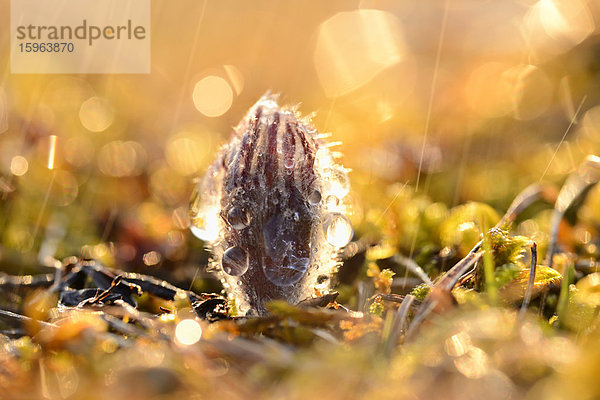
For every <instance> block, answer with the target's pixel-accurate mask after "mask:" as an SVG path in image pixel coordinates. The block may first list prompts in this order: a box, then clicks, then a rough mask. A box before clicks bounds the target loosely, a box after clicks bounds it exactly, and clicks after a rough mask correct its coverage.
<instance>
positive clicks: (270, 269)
mask: <svg viewBox="0 0 600 400" xmlns="http://www.w3.org/2000/svg"><path fill="white" fill-rule="evenodd" d="M309 264H310V259H309V258H308V257H296V256H294V255H293V254H291V253H290V254H288V255H287V256H286V257H283V261H282V262H281V263H265V264H263V271H264V273H265V276H266V277H267V279H268V280H269V281H271V283H273V284H274V285H277V286H290V285H293V284H294V283H296V282H298V281H299V280H300V279H301V278H302V277H303V276H304V274H305V273H306V270H307V269H308V265H309Z"/></svg>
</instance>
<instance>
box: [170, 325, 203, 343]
mask: <svg viewBox="0 0 600 400" xmlns="http://www.w3.org/2000/svg"><path fill="white" fill-rule="evenodd" d="M201 337H202V327H201V326H200V324H199V323H198V322H197V321H196V320H194V319H184V320H183V321H181V322H180V323H178V324H177V327H176V328H175V341H176V343H178V344H181V345H183V346H190V345H192V344H195V343H197V342H198V341H199V340H200V338H201Z"/></svg>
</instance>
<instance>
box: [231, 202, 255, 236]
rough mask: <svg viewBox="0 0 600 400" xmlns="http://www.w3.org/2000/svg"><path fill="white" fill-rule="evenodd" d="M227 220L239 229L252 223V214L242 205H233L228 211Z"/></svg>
mask: <svg viewBox="0 0 600 400" xmlns="http://www.w3.org/2000/svg"><path fill="white" fill-rule="evenodd" d="M227 221H228V222H229V223H230V224H231V226H233V227H234V228H235V229H237V230H238V231H239V230H241V229H244V228H245V227H247V226H248V225H249V224H250V216H249V215H248V213H247V212H246V210H243V209H242V208H240V207H233V208H232V209H231V210H229V213H227Z"/></svg>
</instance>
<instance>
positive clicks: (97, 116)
mask: <svg viewBox="0 0 600 400" xmlns="http://www.w3.org/2000/svg"><path fill="white" fill-rule="evenodd" d="M114 117H115V112H114V109H113V107H112V105H111V104H110V103H109V102H108V100H106V99H103V98H100V97H91V98H89V99H87V100H86V101H84V102H83V104H82V105H81V108H80V109H79V119H80V120H81V124H82V125H83V126H84V127H85V128H86V129H87V130H89V131H92V132H102V131H104V130H106V129H107V128H108V127H109V126H111V125H112V123H113V121H114Z"/></svg>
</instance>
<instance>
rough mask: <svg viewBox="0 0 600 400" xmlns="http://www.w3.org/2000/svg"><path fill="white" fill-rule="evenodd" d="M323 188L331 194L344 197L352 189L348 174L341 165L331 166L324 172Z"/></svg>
mask: <svg viewBox="0 0 600 400" xmlns="http://www.w3.org/2000/svg"><path fill="white" fill-rule="evenodd" d="M323 177H324V178H325V181H324V182H323V188H324V189H325V191H326V192H327V193H329V194H332V195H334V196H337V197H338V198H340V199H341V198H343V197H344V196H345V195H347V194H348V192H349V191H350V180H349V179H348V174H346V172H345V171H344V170H343V169H342V168H341V167H330V168H327V169H325V171H324V173H323Z"/></svg>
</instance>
